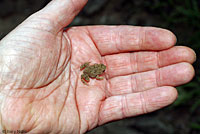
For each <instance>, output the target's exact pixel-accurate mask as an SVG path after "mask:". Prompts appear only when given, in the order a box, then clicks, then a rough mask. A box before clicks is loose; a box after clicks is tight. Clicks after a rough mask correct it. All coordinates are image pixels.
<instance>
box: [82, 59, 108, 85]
mask: <svg viewBox="0 0 200 134" xmlns="http://www.w3.org/2000/svg"><path fill="white" fill-rule="evenodd" d="M83 69H84V70H83ZM80 70H83V74H82V75H81V81H82V82H83V83H84V84H86V85H88V84H87V83H88V82H89V81H90V78H96V79H97V80H103V79H104V77H101V76H100V75H101V74H103V73H104V72H105V70H106V66H105V65H104V64H96V63H95V64H93V65H90V62H86V63H84V64H82V65H81V66H80Z"/></svg>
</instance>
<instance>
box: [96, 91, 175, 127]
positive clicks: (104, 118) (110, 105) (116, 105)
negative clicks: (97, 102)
mask: <svg viewBox="0 0 200 134" xmlns="http://www.w3.org/2000/svg"><path fill="white" fill-rule="evenodd" d="M176 98H177V91H176V89H175V88H173V87H159V88H154V89H151V90H147V91H144V92H139V93H132V94H127V95H121V96H112V97H109V98H107V99H106V100H105V101H104V102H103V103H102V105H101V108H100V113H99V125H101V124H104V123H107V122H110V121H113V120H118V119H123V118H126V117H132V116H137V115H140V114H145V113H149V112H152V111H155V110H158V109H160V108H162V107H165V106H167V105H169V104H171V103H172V102H174V100H175V99H176Z"/></svg>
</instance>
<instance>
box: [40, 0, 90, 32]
mask: <svg viewBox="0 0 200 134" xmlns="http://www.w3.org/2000/svg"><path fill="white" fill-rule="evenodd" d="M86 3H87V0H52V1H51V2H50V3H49V4H48V5H47V6H46V7H45V8H44V9H42V10H41V11H40V12H39V14H37V15H40V16H41V17H42V18H44V19H48V20H51V21H52V22H53V23H54V24H56V27H57V28H58V29H61V28H64V27H66V26H67V25H68V24H70V23H71V22H72V20H73V19H74V17H75V16H76V15H77V14H78V13H79V12H80V10H81V9H82V8H83V7H84V5H85V4H86Z"/></svg>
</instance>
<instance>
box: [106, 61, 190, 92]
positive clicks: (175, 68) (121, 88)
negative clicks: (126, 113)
mask: <svg viewBox="0 0 200 134" xmlns="http://www.w3.org/2000/svg"><path fill="white" fill-rule="evenodd" d="M193 77H194V68H193V67H192V65H191V64H189V63H179V64H174V65H171V66H166V67H163V68H160V69H158V70H154V71H148V72H143V73H137V74H133V75H127V76H119V77H114V78H112V79H109V80H108V83H107V92H108V95H107V96H113V95H122V94H129V93H136V92H142V91H145V90H149V89H152V88H157V87H161V86H178V85H181V84H185V83H188V82H189V81H190V80H192V78H193Z"/></svg>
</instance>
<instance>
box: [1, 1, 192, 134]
mask: <svg viewBox="0 0 200 134" xmlns="http://www.w3.org/2000/svg"><path fill="white" fill-rule="evenodd" d="M85 3H86V0H74V1H70V0H65V1H63V0H53V1H52V2H51V3H50V4H48V5H47V6H46V7H45V8H44V9H42V10H41V11H39V12H37V13H35V14H33V15H32V16H30V17H29V18H28V19H27V20H25V21H24V22H23V23H22V24H21V25H19V26H18V27H17V28H16V29H15V30H13V31H12V32H11V33H10V34H8V35H7V36H6V37H5V38H4V39H3V40H1V42H0V70H1V73H0V81H1V84H0V90H1V93H0V99H1V100H0V102H1V103H0V105H1V112H0V113H1V130H25V131H27V132H29V133H31V134H32V133H37V134H40V133H41V134H43V133H61V134H65V133H84V132H86V131H88V130H91V129H92V128H94V127H96V126H98V125H102V124H104V123H107V122H110V121H113V120H117V119H122V118H126V117H132V116H137V115H139V114H144V113H148V112H152V111H155V110H157V109H160V108H162V107H164V106H167V105H169V104H171V103H172V102H173V101H174V100H175V99H176V97H177V91H176V89H175V88H174V86H178V85H181V84H184V83H187V82H189V81H190V80H191V79H192V77H193V76H194V70H193V67H192V66H191V63H193V62H194V61H195V54H194V52H193V51H192V50H191V49H189V48H186V47H180V46H179V47H173V45H174V44H175V42H176V38H175V36H174V35H173V34H172V33H171V32H169V31H167V30H164V29H159V28H152V27H134V26H84V27H72V28H68V29H66V30H63V29H64V27H66V26H67V25H68V24H69V23H70V22H71V21H72V20H73V18H74V16H75V15H76V14H77V13H78V12H79V11H80V9H81V8H82V7H83V6H84V4H85ZM88 61H90V62H92V63H104V64H105V65H106V66H107V69H106V72H105V77H106V79H104V80H91V81H90V83H89V86H86V85H84V84H83V83H82V82H81V79H80V75H81V73H82V72H81V71H80V69H79V67H80V65H81V64H83V63H85V62H88Z"/></svg>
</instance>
